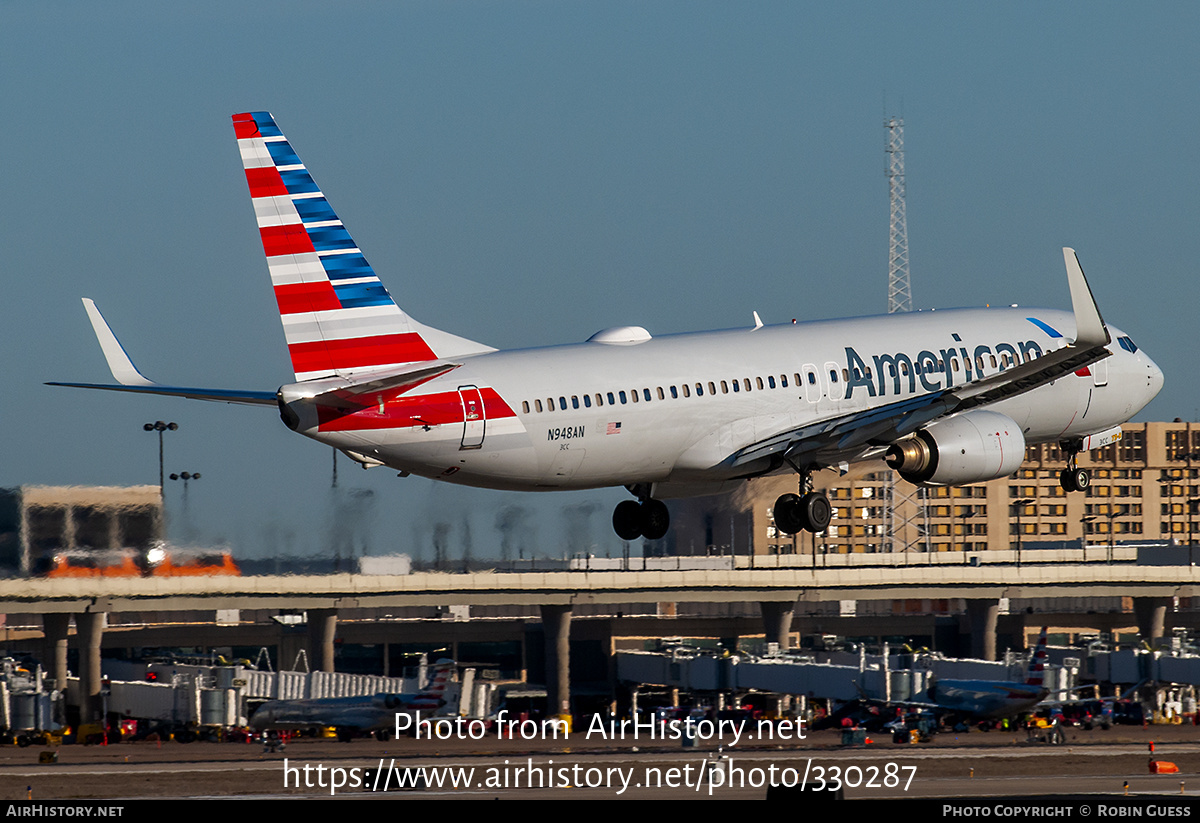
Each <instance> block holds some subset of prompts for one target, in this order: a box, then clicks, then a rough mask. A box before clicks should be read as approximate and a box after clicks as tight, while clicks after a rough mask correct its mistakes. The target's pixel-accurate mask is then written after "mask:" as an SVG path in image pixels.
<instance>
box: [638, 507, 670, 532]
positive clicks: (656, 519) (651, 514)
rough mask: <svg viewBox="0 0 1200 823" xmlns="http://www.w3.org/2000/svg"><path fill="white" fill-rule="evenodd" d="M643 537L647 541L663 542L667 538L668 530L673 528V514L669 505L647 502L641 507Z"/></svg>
mask: <svg viewBox="0 0 1200 823" xmlns="http://www.w3.org/2000/svg"><path fill="white" fill-rule="evenodd" d="M641 510H642V511H641V515H642V537H645V538H646V539H647V540H661V539H662V538H664V537H666V535H667V529H669V528H670V527H671V512H670V511H668V510H667V504H666V503H664V502H662V501H661V500H647V501H646V502H645V503H643V504H642V505H641Z"/></svg>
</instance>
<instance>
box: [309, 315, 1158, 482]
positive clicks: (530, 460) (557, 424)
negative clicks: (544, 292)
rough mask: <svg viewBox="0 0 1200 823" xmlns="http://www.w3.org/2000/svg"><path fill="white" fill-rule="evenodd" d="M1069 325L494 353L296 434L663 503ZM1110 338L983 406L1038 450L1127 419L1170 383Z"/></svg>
mask: <svg viewBox="0 0 1200 823" xmlns="http://www.w3.org/2000/svg"><path fill="white" fill-rule="evenodd" d="M1030 318H1033V320H1036V321H1038V322H1036V323H1035V322H1033V320H1031V319H1030ZM1074 323H1075V321H1074V318H1073V315H1072V314H1071V313H1070V312H1065V311H1058V310H1048V309H1015V308H1014V309H960V310H950V311H934V312H917V313H909V314H902V315H886V316H882V317H864V318H854V319H848V320H831V321H820V322H810V323H799V324H788V325H782V326H764V327H759V328H754V329H733V330H727V331H716V332H702V333H693V334H679V335H671V336H665V337H659V338H654V339H645V340H642V341H641V342H635V343H598V342H587V343H580V344H575V345H567V346H558V347H552V348H542V349H525V350H516V351H505V352H493V353H487V354H480V355H475V356H471V357H465V358H461V360H460V361H458V362H461V364H462V365H461V366H460V367H458V368H455V369H453V370H452V371H450V372H448V373H446V374H444V375H442V376H439V377H437V378H434V379H433V380H430V381H428V382H426V383H423V384H421V385H420V386H417V387H416V388H413V389H410V390H409V391H407V392H403V393H400V394H398V395H396V396H388V395H387V394H386V393H385V394H381V395H380V396H379V398H378V403H377V405H376V406H372V407H371V408H368V409H364V410H362V411H359V412H357V413H355V414H351V415H345V416H342V417H339V418H337V419H336V420H324V419H323V420H322V422H321V423H320V425H319V426H318V425H317V423H316V420H315V419H313V418H312V416H311V415H310V419H307V420H302V421H301V422H302V425H301V427H300V430H301V431H302V432H303V433H304V434H306V435H308V436H310V437H313V438H314V439H317V440H320V441H321V442H324V443H328V444H330V445H333V446H336V447H338V448H342V449H346V450H348V451H352V452H355V453H358V454H360V455H365V456H366V457H368V458H371V459H373V460H378V461H379V462H381V463H383V464H386V465H389V466H392V467H394V468H397V469H400V470H403V471H408V472H411V473H413V474H417V475H422V476H425V477H430V478H435V479H442V480H447V481H449V482H455V483H462V484H466V485H473V486H481V487H487V488H497V489H513V490H550V489H582V488H597V487H605V486H616V485H631V484H643V483H644V484H658V491H657V492H656V494H657V496H663V497H669V496H674V495H672V494H670V492H671V489H672V487H675V488H677V489H679V490H683V489H687V488H692V487H693V486H696V487H697V488H703V487H704V486H706V485H707V486H708V489H709V490H712V485H711V484H719V483H721V482H723V481H728V480H731V479H736V478H741V477H747V476H752V475H755V474H761V473H764V472H769V471H774V470H777V469H781V468H785V469H786V468H787V467H781V466H779V464H778V462H776V463H774V464H772V463H771V462H770V460H768V459H767V458H763V459H761V460H759V461H757V462H756V463H753V464H749V465H747V464H746V463H740V464H739V465H736V466H735V465H734V460H733V457H734V456H735V455H736V454H737V453H738V452H739V451H740V450H742V449H745V448H747V447H749V446H751V445H753V444H755V443H758V442H760V441H762V440H764V439H767V438H770V437H772V436H775V435H778V434H780V433H783V432H787V431H790V430H794V429H797V428H798V427H801V426H805V425H808V424H810V423H815V422H819V421H822V420H835V419H838V418H842V417H845V416H847V415H850V414H854V413H861V412H863V411H864V410H868V409H872V408H875V407H881V406H885V405H888V404H891V403H895V402H896V401H899V400H904V399H907V398H914V397H917V396H919V395H926V394H930V393H934V392H940V391H943V390H946V389H948V388H954V387H961V386H963V385H965V384H967V383H969V382H971V381H973V380H977V379H979V378H982V377H990V376H992V375H995V374H997V373H998V372H999V371H1001V370H1002V369H1005V368H1009V367H1011V366H1012V365H1015V364H1016V363H1021V362H1025V361H1027V360H1028V359H1031V358H1035V357H1037V356H1040V355H1042V354H1045V353H1048V352H1049V351H1052V350H1055V349H1058V348H1060V347H1062V346H1065V345H1067V343H1068V341H1069V340H1071V339H1073V337H1074V331H1075V329H1074ZM1109 328H1110V331H1111V333H1112V338H1113V342H1112V344H1111V345H1110V346H1109V351H1111V352H1112V356H1111V357H1109V358H1107V359H1106V360H1104V361H1101V362H1100V363H1098V364H1095V365H1093V366H1092V367H1091V369H1090V370H1085V371H1086V372H1087V373H1082V374H1068V375H1066V376H1064V377H1061V378H1059V379H1057V380H1055V381H1054V382H1052V383H1050V384H1048V385H1044V386H1041V387H1039V388H1036V389H1033V390H1031V391H1028V392H1026V393H1024V394H1019V395H1017V396H1015V397H1011V398H1009V399H1007V400H1004V401H1002V402H998V403H995V404H993V405H991V406H989V407H988V408H989V409H992V410H994V411H998V412H1001V413H1003V414H1005V415H1007V416H1008V417H1010V418H1012V420H1014V421H1015V422H1016V423H1017V424H1018V425H1019V426H1020V428H1021V430H1022V432H1023V433H1024V437H1025V440H1026V442H1029V443H1037V442H1046V441H1054V440H1058V439H1061V438H1067V437H1076V436H1082V435H1087V434H1091V433H1096V432H1100V431H1103V430H1106V429H1110V428H1112V427H1114V426H1118V425H1120V424H1121V423H1123V422H1125V421H1127V420H1128V419H1129V418H1130V417H1132V416H1133V415H1134V414H1136V413H1137V412H1138V411H1139V410H1140V409H1141V408H1142V407H1144V406H1145V405H1146V403H1148V402H1149V401H1150V400H1151V399H1152V398H1153V397H1154V396H1155V395H1156V394H1157V393H1158V390H1159V389H1160V388H1161V386H1162V373H1161V371H1160V370H1159V369H1158V367H1157V366H1156V365H1155V364H1154V363H1153V361H1151V360H1150V358H1149V357H1147V356H1146V355H1145V354H1144V353H1143V352H1141V351H1140V350H1136V351H1130V350H1129V348H1133V349H1136V347H1133V346H1129V347H1128V348H1127V347H1125V346H1122V345H1118V338H1119V337H1120V336H1121V334H1122V333H1121V332H1120V331H1118V330H1117V329H1115V328H1112V327H1111V326H1110V327H1109ZM910 364H912V365H910ZM797 381H799V382H797ZM464 387H465V388H464ZM735 387H736V388H735ZM476 389H478V390H479V392H476ZM879 452H880V450H879V448H878V445H877V444H876V445H875V446H871V445H863V444H859V445H856V446H854V447H852V448H849V449H843V450H841V451H830V450H826V451H824V452H822V453H821V454H820V455H817V456H815V457H814V460H813V464H814V465H835V464H836V463H837V462H840V461H853V460H856V459H863V458H865V457H871V456H872V455H873V454H878V453H879ZM789 470H790V469H789ZM677 484H678V485H677Z"/></svg>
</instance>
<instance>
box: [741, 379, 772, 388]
mask: <svg viewBox="0 0 1200 823" xmlns="http://www.w3.org/2000/svg"><path fill="white" fill-rule="evenodd" d="M754 382H755V383H757V384H758V390H759V391H762V388H763V382H762V378H761V377H756V378H754ZM771 388H775V386H774V384H772V386H771ZM746 391H750V383H749V381H747V383H746Z"/></svg>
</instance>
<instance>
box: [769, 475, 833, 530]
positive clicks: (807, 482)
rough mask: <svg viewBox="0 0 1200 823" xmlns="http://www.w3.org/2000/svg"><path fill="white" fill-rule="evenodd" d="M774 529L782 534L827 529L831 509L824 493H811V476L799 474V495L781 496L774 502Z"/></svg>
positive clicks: (831, 512) (831, 515) (831, 514)
mask: <svg viewBox="0 0 1200 823" xmlns="http://www.w3.org/2000/svg"><path fill="white" fill-rule="evenodd" d="M774 513H775V527H776V528H777V529H779V530H780V531H781V532H783V533H784V534H796V533H797V532H800V531H809V532H814V533H816V532H823V531H825V530H826V529H827V528H829V521H830V519H831V518H832V517H833V509H832V507H831V506H830V505H829V498H828V497H826V496H825V492H818V491H813V489H812V476H811V475H810V474H809V473H808V472H806V471H804V472H801V473H800V494H783V495H780V496H779V499H778V500H776V501H775V509H774Z"/></svg>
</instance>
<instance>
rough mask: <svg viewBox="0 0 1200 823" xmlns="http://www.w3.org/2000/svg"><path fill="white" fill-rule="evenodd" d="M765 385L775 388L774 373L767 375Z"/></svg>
mask: <svg viewBox="0 0 1200 823" xmlns="http://www.w3.org/2000/svg"><path fill="white" fill-rule="evenodd" d="M767 385H768V386H770V387H771V388H775V375H773V374H768V375H767Z"/></svg>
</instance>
